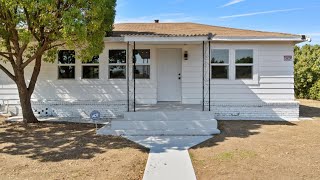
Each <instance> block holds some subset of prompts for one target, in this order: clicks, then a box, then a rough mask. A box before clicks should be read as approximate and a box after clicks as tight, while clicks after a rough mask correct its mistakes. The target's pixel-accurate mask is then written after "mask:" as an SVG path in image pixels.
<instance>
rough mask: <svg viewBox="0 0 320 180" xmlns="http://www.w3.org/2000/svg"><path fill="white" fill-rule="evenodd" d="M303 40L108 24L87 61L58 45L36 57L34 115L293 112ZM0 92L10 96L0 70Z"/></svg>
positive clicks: (12, 90) (256, 115)
mask: <svg viewBox="0 0 320 180" xmlns="http://www.w3.org/2000/svg"><path fill="white" fill-rule="evenodd" d="M305 40H306V38H305V36H303V35H302V36H301V35H293V34H285V33H274V32H262V31H252V30H242V29H234V28H226V27H218V26H210V25H202V24H195V23H159V22H155V23H122V24H115V25H114V31H113V34H112V35H111V36H110V37H106V38H105V49H104V51H103V53H102V54H100V55H99V56H96V57H94V58H93V59H92V61H91V62H88V63H82V62H81V61H78V60H75V58H74V57H73V55H74V54H75V53H77V52H75V51H73V50H61V51H59V53H58V55H57V61H56V62H55V63H53V64H51V63H44V64H43V67H42V70H41V74H40V76H39V80H38V83H37V88H36V90H35V92H34V94H33V96H32V100H33V107H34V109H35V112H36V113H37V114H39V115H40V116H51V115H52V116H62V117H63V116H67V117H79V116H82V117H88V115H89V114H90V112H91V111H92V110H95V109H96V110H99V111H101V113H102V116H104V117H110V116H117V115H121V113H122V112H125V111H134V110H135V105H136V104H137V105H138V104H157V103H158V102H161V101H165V102H181V103H182V104H198V105H199V106H201V108H200V109H202V107H203V110H204V111H209V110H210V111H212V112H213V113H214V114H215V117H216V118H217V119H227V120H247V119H248V120H280V119H283V120H290V119H297V118H298V117H299V104H298V102H297V101H295V97H294V78H293V74H294V73H293V71H294V69H293V55H294V53H293V49H294V45H295V44H297V43H300V42H303V41H305ZM134 52H135V53H134ZM133 54H135V56H133ZM133 59H135V60H136V61H135V63H134V61H133ZM134 67H135V69H136V70H135V73H133V69H134ZM29 68H30V69H31V67H29ZM26 73H27V74H28V73H30V72H28V71H26ZM1 99H4V100H9V101H8V102H9V104H17V103H18V101H17V99H18V93H17V89H16V86H15V85H14V83H13V82H11V81H10V80H9V78H7V77H6V75H5V74H4V73H3V72H0V100H1ZM0 103H1V101H0ZM209 105H210V106H209Z"/></svg>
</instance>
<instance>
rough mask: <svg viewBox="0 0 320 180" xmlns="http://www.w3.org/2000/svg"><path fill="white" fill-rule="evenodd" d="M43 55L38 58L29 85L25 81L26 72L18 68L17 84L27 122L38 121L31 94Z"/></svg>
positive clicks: (16, 72)
mask: <svg viewBox="0 0 320 180" xmlns="http://www.w3.org/2000/svg"><path fill="white" fill-rule="evenodd" d="M40 67H41V57H39V58H37V59H36V63H35V66H34V70H33V73H32V76H31V79H30V82H29V87H28V86H27V84H26V81H25V74H24V70H23V69H16V71H15V74H16V84H17V87H18V91H19V99H20V105H21V109H22V116H23V121H24V122H25V123H38V122H39V121H38V119H37V118H36V117H35V115H34V113H33V110H32V106H31V95H32V93H33V91H34V87H35V83H36V81H37V77H38V75H39V72H40Z"/></svg>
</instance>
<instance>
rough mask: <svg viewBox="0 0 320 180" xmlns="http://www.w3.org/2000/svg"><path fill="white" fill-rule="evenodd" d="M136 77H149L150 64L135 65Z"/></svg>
mask: <svg viewBox="0 0 320 180" xmlns="http://www.w3.org/2000/svg"><path fill="white" fill-rule="evenodd" d="M135 77H136V79H150V66H149V65H144V66H143V65H137V66H136V70H135Z"/></svg>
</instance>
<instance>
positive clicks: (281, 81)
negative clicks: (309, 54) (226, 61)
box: [182, 43, 294, 104]
mask: <svg viewBox="0 0 320 180" xmlns="http://www.w3.org/2000/svg"><path fill="white" fill-rule="evenodd" d="M212 48H222V49H231V51H232V50H234V49H242V48H249V49H250V48H253V49H254V51H255V59H254V61H255V67H254V68H257V69H258V70H257V73H256V75H257V77H258V78H257V81H256V82H255V81H251V82H250V81H245V80H244V81H241V80H234V77H233V78H232V76H234V68H233V67H231V68H230V69H231V71H230V76H231V77H230V79H228V80H220V79H219V80H216V79H212V80H211V102H212V103H213V104H220V103H225V102H228V103H231V104H232V103H259V102H269V101H286V102H288V101H294V78H293V61H284V56H285V55H292V56H293V45H292V44H290V43H287V44H276V43H273V44H272V43H268V44H259V43H256V44H224V43H213V44H212ZM201 52H202V46H201V45H199V46H198V47H196V48H193V49H191V50H190V51H189V56H190V58H189V60H188V61H185V62H184V63H183V79H182V87H183V95H182V96H183V102H185V103H199V102H201V101H202V54H201ZM231 54H233V53H231ZM231 66H232V65H231ZM206 74H207V76H208V73H206ZM208 78H209V77H206V79H207V80H206V81H208ZM205 91H206V94H207V93H208V88H207V86H206V87H205ZM206 101H208V94H207V95H206Z"/></svg>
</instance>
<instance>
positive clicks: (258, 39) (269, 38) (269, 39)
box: [212, 37, 305, 42]
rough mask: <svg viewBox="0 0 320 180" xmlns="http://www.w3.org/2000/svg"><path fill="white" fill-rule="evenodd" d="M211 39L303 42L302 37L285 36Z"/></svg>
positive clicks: (220, 39) (213, 39) (215, 39)
mask: <svg viewBox="0 0 320 180" xmlns="http://www.w3.org/2000/svg"><path fill="white" fill-rule="evenodd" d="M212 41H218V42H220V41H221V42H223V41H228V42H245V41H250V42H256V41H262V42H265V41H267V42H273V41H284V42H287V41H294V42H304V41H305V40H303V39H302V38H298V37H297V38H292V37H291V38H286V37H265V38H257V37H213V38H212Z"/></svg>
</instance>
